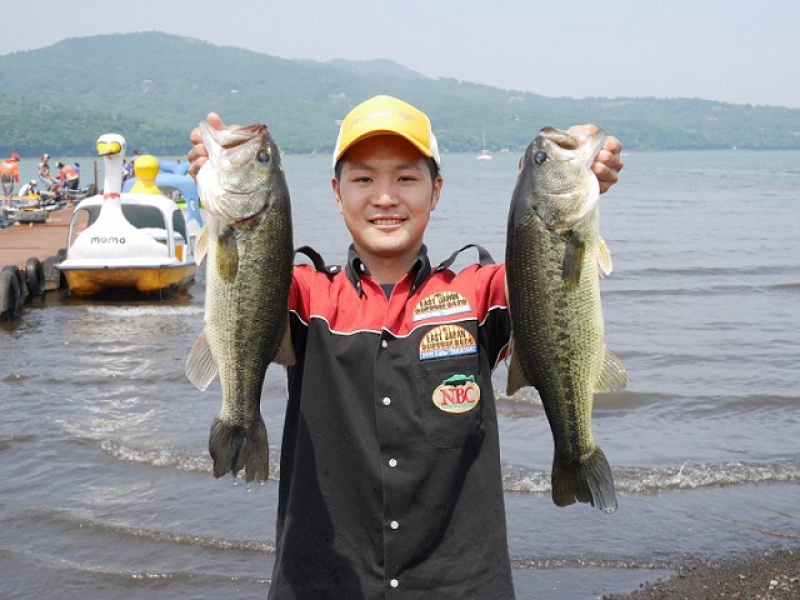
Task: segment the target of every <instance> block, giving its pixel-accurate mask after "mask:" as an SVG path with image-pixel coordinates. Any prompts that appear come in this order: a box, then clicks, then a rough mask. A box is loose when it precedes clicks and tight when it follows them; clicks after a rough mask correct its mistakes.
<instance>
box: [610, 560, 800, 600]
mask: <svg viewBox="0 0 800 600" xmlns="http://www.w3.org/2000/svg"><path fill="white" fill-rule="evenodd" d="M686 598H689V599H690V600H710V599H712V598H714V599H720V598H725V599H726V600H732V599H741V600H797V599H798V598H800V549H798V550H778V551H774V552H769V553H762V554H756V555H753V556H750V557H747V558H738V559H735V560H731V561H727V562H722V563H710V564H702V565H699V566H693V567H691V568H687V569H684V570H682V571H680V572H679V573H677V574H676V575H674V576H673V577H671V578H670V579H667V580H665V581H656V582H654V583H646V584H644V585H643V586H642V587H641V588H640V589H638V590H636V591H634V592H631V593H630V594H610V595H606V596H603V599H604V600H684V599H686Z"/></svg>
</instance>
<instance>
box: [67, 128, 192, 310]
mask: <svg viewBox="0 0 800 600" xmlns="http://www.w3.org/2000/svg"><path fill="white" fill-rule="evenodd" d="M97 152H98V154H99V155H100V156H102V157H103V162H104V168H105V175H104V184H103V194H98V195H95V196H91V197H89V198H85V199H84V200H82V201H81V202H80V203H79V204H78V205H77V206H76V207H75V210H74V212H73V215H72V219H71V220H70V224H69V233H68V240H67V241H68V244H67V256H66V258H65V259H64V260H63V261H62V262H61V263H60V264H59V265H58V268H59V269H60V270H61V271H63V273H64V276H65V278H66V280H67V285H68V287H69V290H70V292H71V293H73V294H75V295H78V296H91V295H93V294H96V293H98V292H102V291H106V290H112V289H122V290H136V291H138V292H141V293H144V294H152V293H164V292H169V291H171V290H173V289H175V288H178V287H181V286H185V285H187V284H189V283H190V282H191V281H192V280H193V279H194V276H195V273H196V272H197V265H196V264H195V260H194V243H195V234H194V233H193V232H192V231H190V228H189V227H187V223H186V218H185V216H184V213H183V211H181V209H180V207H179V206H178V205H177V204H176V203H175V202H174V201H173V200H172V199H170V198H168V197H166V196H164V195H162V194H142V193H124V194H123V193H121V189H122V168H123V162H124V159H125V139H124V138H123V137H122V136H120V135H117V134H105V135H102V136H100V138H99V139H98V140H97Z"/></svg>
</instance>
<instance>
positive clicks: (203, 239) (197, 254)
mask: <svg viewBox="0 0 800 600" xmlns="http://www.w3.org/2000/svg"><path fill="white" fill-rule="evenodd" d="M208 235H209V234H208V225H203V228H202V229H201V230H200V234H199V235H198V236H197V240H196V241H195V245H194V262H195V264H197V265H200V264H202V262H203V260H204V259H205V257H206V254H208Z"/></svg>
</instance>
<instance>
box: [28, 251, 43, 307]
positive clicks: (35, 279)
mask: <svg viewBox="0 0 800 600" xmlns="http://www.w3.org/2000/svg"><path fill="white" fill-rule="evenodd" d="M25 282H26V283H27V284H28V293H29V294H30V295H31V296H36V297H42V296H44V268H43V267H42V263H41V261H40V260H39V259H38V258H36V257H35V256H34V257H32V258H29V259H28V260H27V262H26V263H25Z"/></svg>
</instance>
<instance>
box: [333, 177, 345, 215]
mask: <svg viewBox="0 0 800 600" xmlns="http://www.w3.org/2000/svg"><path fill="white" fill-rule="evenodd" d="M331 188H332V189H333V197H334V198H335V199H336V206H337V207H338V208H339V214H344V212H343V211H342V192H341V189H340V188H339V180H338V179H336V177H332V178H331Z"/></svg>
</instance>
